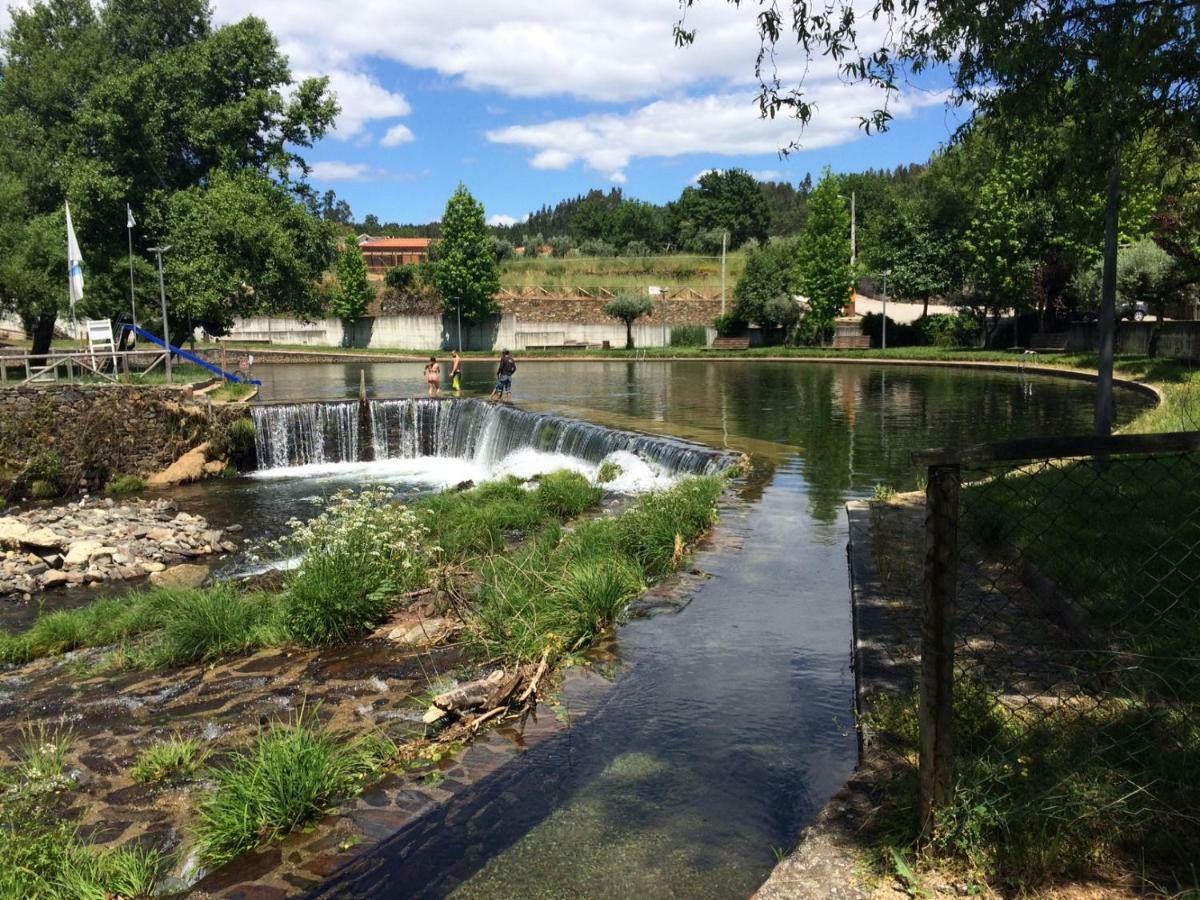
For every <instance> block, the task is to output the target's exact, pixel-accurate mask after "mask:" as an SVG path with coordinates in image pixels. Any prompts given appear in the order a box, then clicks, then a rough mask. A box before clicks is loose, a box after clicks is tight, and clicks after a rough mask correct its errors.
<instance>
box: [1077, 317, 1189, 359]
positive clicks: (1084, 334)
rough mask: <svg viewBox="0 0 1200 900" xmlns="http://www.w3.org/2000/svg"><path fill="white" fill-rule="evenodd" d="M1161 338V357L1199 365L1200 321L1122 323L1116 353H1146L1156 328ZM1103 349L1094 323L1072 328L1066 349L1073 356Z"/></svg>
mask: <svg viewBox="0 0 1200 900" xmlns="http://www.w3.org/2000/svg"><path fill="white" fill-rule="evenodd" d="M1156 327H1158V328H1159V329H1160V331H1159V335H1158V355H1159V356H1161V357H1164V358H1166V359H1183V360H1187V361H1189V362H1200V322H1173V321H1167V322H1163V323H1162V325H1157V324H1156V323H1155V322H1122V323H1121V324H1120V325H1119V326H1118V327H1117V342H1116V352H1117V353H1136V354H1142V355H1144V354H1146V353H1148V352H1149V349H1150V338H1151V335H1153V334H1154V329H1155V328H1156ZM1099 347H1100V339H1099V327H1098V326H1097V325H1095V324H1094V323H1090V324H1076V325H1072V326H1071V331H1070V333H1069V335H1068V338H1067V350H1069V351H1070V352H1072V353H1088V352H1095V351H1096V350H1098V349H1099Z"/></svg>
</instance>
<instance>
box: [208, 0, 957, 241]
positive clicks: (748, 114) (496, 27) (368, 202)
mask: <svg viewBox="0 0 1200 900" xmlns="http://www.w3.org/2000/svg"><path fill="white" fill-rule="evenodd" d="M213 6H214V12H215V15H216V18H217V19H218V21H232V20H235V19H238V18H241V17H242V16H244V15H249V14H254V15H259V16H262V17H264V18H265V19H266V20H267V22H268V23H269V24H270V26H271V27H272V30H273V31H274V32H275V33H276V35H277V36H278V37H279V39H280V43H281V45H282V47H283V49H284V51H285V52H286V53H287V54H288V55H289V58H290V59H291V61H292V67H293V70H294V71H295V73H296V74H297V75H327V76H328V77H329V78H330V79H331V85H332V88H333V90H334V91H335V93H336V94H337V95H338V99H339V102H340V103H341V104H342V106H343V114H342V116H341V118H340V120H339V123H338V127H337V130H336V133H335V134H334V135H332V136H330V137H327V138H326V139H324V140H322V141H321V142H320V143H319V144H318V145H317V146H316V147H314V148H313V149H312V151H311V152H309V153H308V154H307V156H308V158H309V160H310V161H311V162H312V163H313V165H314V171H313V175H312V178H311V181H312V183H313V184H314V186H316V187H317V188H318V189H319V190H322V191H323V190H325V189H328V188H332V189H333V190H334V191H336V192H337V194H338V195H339V196H340V197H342V198H344V199H346V200H347V201H348V202H349V203H350V205H351V207H352V208H353V210H354V213H355V215H356V216H357V217H359V218H360V219H361V218H362V217H363V216H365V215H366V214H367V213H369V212H374V213H375V214H376V215H378V216H379V217H380V218H381V219H382V220H383V221H401V222H423V221H428V220H431V219H436V218H439V217H440V215H441V212H442V209H443V207H444V205H445V201H446V198H447V196H448V195H449V194H450V192H451V191H453V189H454V187H455V185H456V184H457V183H458V182H459V181H460V180H461V181H463V182H465V183H466V184H467V186H468V187H469V188H470V189H471V191H472V192H473V193H474V194H475V195H476V196H477V197H478V198H479V199H480V200H482V201H483V203H484V205H485V207H486V209H487V211H488V214H489V216H490V217H497V220H498V221H507V220H508V219H509V218H515V219H519V218H521V217H522V216H523V215H524V214H526V213H527V212H529V211H530V210H531V209H533V208H536V207H537V206H540V205H541V204H542V203H553V202H555V201H556V200H558V199H561V198H563V197H567V196H571V195H574V194H577V193H580V192H583V191H586V190H588V189H589V188H593V187H598V188H605V189H607V188H608V187H610V186H613V185H618V184H619V185H620V186H621V187H623V188H624V190H625V191H626V192H627V193H628V194H630V195H632V196H635V197H640V198H643V199H646V200H652V201H655V202H662V201H665V200H669V199H672V198H674V197H676V196H678V194H679V192H680V191H681V190H682V189H683V187H684V186H685V185H687V184H688V183H689V182H691V181H692V180H693V179H694V178H695V177H696V175H697V174H698V173H700V172H703V171H704V170H706V169H709V168H724V167H728V166H740V167H742V168H745V169H747V170H749V171H751V172H753V173H755V174H756V175H758V176H759V177H763V178H773V179H785V180H790V181H797V180H799V179H801V178H803V176H804V173H805V172H812V173H813V174H814V177H815V176H816V175H817V174H818V173H819V172H820V170H821V169H822V168H823V167H824V166H826V165H829V166H831V167H832V168H833V169H834V170H835V171H851V170H858V169H862V168H865V167H868V166H873V167H891V166H894V165H897V164H900V163H906V162H913V161H922V160H924V159H926V158H927V157H928V155H929V153H930V152H931V151H932V150H933V149H934V148H936V147H937V146H938V145H939V144H942V143H944V142H945V141H946V140H947V139H948V137H949V135H950V133H951V132H952V131H953V129H954V127H955V126H956V124H957V122H958V121H959V120H960V119H961V114H960V113H954V112H949V111H947V110H946V108H945V106H944V104H943V102H942V96H941V95H940V94H938V93H937V92H934V91H928V90H918V89H916V88H906V89H905V90H903V91H902V92H901V94H900V96H899V97H897V98H893V99H892V101H891V102H890V108H891V109H892V110H893V111H894V113H895V115H896V119H895V123H894V126H893V129H892V130H891V131H890V132H888V133H885V134H883V135H871V136H869V137H868V136H866V135H864V134H863V133H862V132H861V131H860V130H859V128H858V126H857V116H858V115H860V114H862V113H865V112H868V111H869V110H870V109H872V108H873V107H874V106H875V105H876V104H877V103H878V102H879V100H880V95H879V94H878V93H877V92H875V91H874V90H873V89H871V88H868V87H866V86H863V85H846V84H844V83H842V82H840V81H839V79H838V78H837V76H836V72H835V70H834V67H833V65H832V63H830V62H829V61H828V60H824V59H818V60H813V61H806V60H803V59H800V58H786V57H785V56H781V57H780V59H779V61H778V64H779V67H780V73H781V75H782V76H783V77H784V78H785V79H787V78H788V77H789V76H791V77H795V76H798V75H799V74H800V73H801V72H806V74H805V84H806V88H807V90H808V91H809V93H810V95H811V96H812V97H813V98H814V99H815V100H816V101H817V103H818V110H817V113H816V116H815V117H814V121H813V123H812V124H811V125H810V127H809V129H808V130H807V131H806V132H805V133H804V134H803V135H800V139H801V140H802V142H803V143H804V145H805V149H804V150H803V151H802V152H798V153H794V154H793V155H792V156H790V157H788V158H787V159H780V158H779V156H778V154H777V150H778V148H779V147H781V146H784V145H786V144H787V143H788V142H789V141H790V140H792V139H793V138H795V137H796V136H797V129H796V123H795V122H793V121H788V120H776V121H774V122H771V121H763V120H762V119H760V118H759V116H758V110H757V107H756V105H755V103H754V97H755V93H756V91H755V82H754V78H753V64H754V56H755V53H756V52H757V49H758V43H757V36H756V33H755V31H754V21H753V16H752V7H751V6H743V8H742V9H741V10H740V11H739V10H736V9H734V8H733V7H732V6H731V5H730V4H728V3H725V2H722V0H709V2H706V3H703V4H701V5H700V6H699V7H697V8H694V9H693V10H692V11H691V12H690V13H689V21H688V24H689V25H690V26H691V27H695V28H696V29H697V40H696V44H695V45H694V46H693V47H690V48H686V49H678V48H676V47H675V46H674V42H673V39H672V31H671V28H672V24H673V23H674V22H675V20H676V19H677V18H678V15H679V6H678V4H677V2H676V0H607V2H605V3H596V2H595V0H586V2H585V0H556V2H554V3H545V2H532V0H492V2H481V0H459V2H454V3H443V4H440V5H433V4H428V3H418V2H413V0H409V2H406V3H396V2H394V0H392V2H384V0H360V2H356V3H355V4H353V5H343V4H336V5H335V4H330V3H328V2H325V0H286V2H285V0H214V3H213ZM871 36H872V35H871V33H870V28H869V27H868V28H867V29H864V37H865V38H866V39H868V40H869V39H870V38H871Z"/></svg>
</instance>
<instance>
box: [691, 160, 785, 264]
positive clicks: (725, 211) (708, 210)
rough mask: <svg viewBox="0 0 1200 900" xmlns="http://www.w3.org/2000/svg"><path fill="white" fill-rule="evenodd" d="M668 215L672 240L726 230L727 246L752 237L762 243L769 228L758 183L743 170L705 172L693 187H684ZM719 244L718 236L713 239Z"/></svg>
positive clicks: (765, 207) (740, 242) (733, 245)
mask: <svg viewBox="0 0 1200 900" xmlns="http://www.w3.org/2000/svg"><path fill="white" fill-rule="evenodd" d="M668 215H669V217H670V219H671V222H672V225H673V228H672V230H673V232H674V233H675V235H676V240H679V241H682V242H686V241H687V240H688V238H689V237H692V239H696V236H699V235H702V234H703V233H705V232H716V233H717V234H718V235H719V234H720V232H721V231H723V230H728V231H729V246H730V247H740V246H741V245H742V244H744V243H746V241H748V240H750V239H751V238H753V239H754V240H756V241H758V242H759V243H762V244H765V243H766V242H767V237H768V235H769V233H770V229H771V210H770V208H769V207H768V206H767V201H766V200H765V199H764V198H763V195H762V192H761V191H760V190H759V186H758V182H757V181H755V180H754V178H753V177H752V176H751V175H750V174H749V173H748V172H746V171H745V170H743V169H724V170H722V171H716V170H714V171H710V172H705V173H704V174H703V175H701V176H700V179H699V182H698V183H697V186H696V187H686V188H684V189H683V193H682V194H681V195H680V197H679V199H678V200H677V201H675V203H674V204H672V205H671V207H670V208H669V211H668ZM717 246H718V248H719V247H720V238H719V237H718V238H717Z"/></svg>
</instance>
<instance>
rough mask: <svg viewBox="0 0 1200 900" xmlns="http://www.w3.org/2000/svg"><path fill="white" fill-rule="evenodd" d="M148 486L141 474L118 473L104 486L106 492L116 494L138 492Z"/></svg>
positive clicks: (122, 494)
mask: <svg viewBox="0 0 1200 900" xmlns="http://www.w3.org/2000/svg"><path fill="white" fill-rule="evenodd" d="M145 487H146V480H145V479H144V478H142V476H140V475H118V476H117V477H116V478H113V479H112V480H111V481H109V482H108V484H106V485H105V486H104V493H106V494H112V495H114V496H118V497H119V496H124V495H125V494H136V493H137V492H138V491H140V490H143V489H144V488H145Z"/></svg>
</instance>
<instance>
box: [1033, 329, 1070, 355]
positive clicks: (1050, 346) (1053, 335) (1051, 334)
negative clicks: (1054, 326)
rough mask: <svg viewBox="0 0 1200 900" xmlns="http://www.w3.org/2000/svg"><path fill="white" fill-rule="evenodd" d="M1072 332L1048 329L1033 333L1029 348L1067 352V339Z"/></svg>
mask: <svg viewBox="0 0 1200 900" xmlns="http://www.w3.org/2000/svg"><path fill="white" fill-rule="evenodd" d="M1069 337H1070V334H1069V333H1068V332H1066V331H1046V332H1041V333H1039V334H1035V335H1032V336H1031V337H1030V338H1029V349H1030V350H1040V351H1050V352H1054V353H1066V352H1067V339H1068V338H1069Z"/></svg>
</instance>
